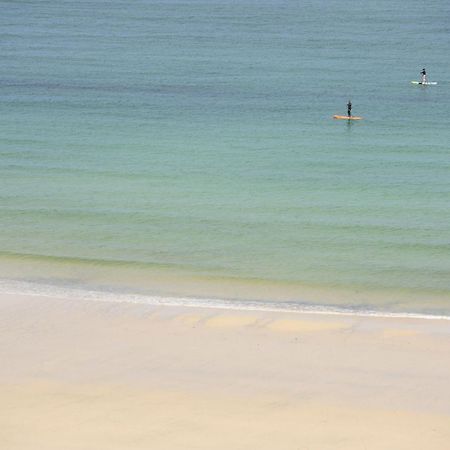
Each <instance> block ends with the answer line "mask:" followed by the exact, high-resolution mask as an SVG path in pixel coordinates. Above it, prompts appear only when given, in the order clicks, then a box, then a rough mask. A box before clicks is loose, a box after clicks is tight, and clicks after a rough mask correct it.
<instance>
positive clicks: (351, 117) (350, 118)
mask: <svg viewBox="0 0 450 450" xmlns="http://www.w3.org/2000/svg"><path fill="white" fill-rule="evenodd" d="M333 119H342V120H362V117H359V116H338V115H335V116H333Z"/></svg>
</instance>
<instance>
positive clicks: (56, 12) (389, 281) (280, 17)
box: [0, 0, 450, 315]
mask: <svg viewBox="0 0 450 450" xmlns="http://www.w3.org/2000/svg"><path fill="white" fill-rule="evenodd" d="M449 17H450V4H449V3H448V1H444V0H435V1H430V2H427V7H426V8H424V3H423V1H415V0H412V1H409V2H408V5H407V8H406V6H405V4H404V2H400V1H399V0H394V1H392V0H390V1H380V2H376V3H375V2H370V3H369V2H355V1H348V0H344V1H339V2H337V1H331V0H327V1H325V0H319V1H314V2H297V1H258V2H256V1H251V0H241V1H231V0H221V1H220V2H219V1H215V0H208V1H199V0H191V1H164V2H153V1H135V2H132V3H130V2H125V1H119V0H109V1H107V2H106V1H105V2H101V1H89V2H69V1H62V0H58V1H56V0H51V1H39V2H25V1H24V2H16V1H3V2H2V13H1V15H0V30H1V32H0V49H1V53H2V70H1V74H0V108H1V121H0V229H1V233H0V267H1V268H2V272H3V278H5V279H15V280H24V281H39V282H45V283H54V284H58V285H60V284H64V283H68V284H73V283H75V284H83V285H84V284H86V285H95V286H99V285H101V286H102V287H106V288H111V287H114V288H118V287H120V288H121V289H122V290H130V291H139V292H141V291H145V292H152V291H154V290H158V291H161V290H162V291H164V288H162V287H161V283H160V282H159V280H160V278H164V279H167V280H170V282H167V283H166V284H167V286H166V290H168V291H170V290H171V289H172V290H173V288H170V286H171V285H173V284H177V280H182V281H183V282H182V283H181V282H180V286H181V287H180V288H179V291H180V293H182V294H190V293H193V292H194V291H193V290H192V286H191V287H189V288H186V292H184V291H183V288H182V286H184V285H185V284H186V280H187V279H191V280H195V282H194V283H193V284H196V288H195V294H196V295H197V294H198V293H199V292H200V293H201V292H202V289H201V287H200V288H199V286H201V285H202V283H205V284H204V286H205V292H207V293H208V295H210V294H211V293H213V294H215V295H218V296H220V295H221V293H222V294H224V295H225V292H226V289H225V290H224V286H226V285H227V284H228V283H232V284H233V283H234V284H233V286H235V288H233V289H232V292H231V293H230V292H226V295H227V296H231V297H233V298H236V299H238V298H240V297H256V298H259V296H260V293H259V291H257V290H255V291H253V292H254V295H251V294H249V293H248V290H250V291H251V288H252V286H255V284H258V283H259V285H261V283H262V285H263V286H271V287H272V288H273V289H272V288H271V289H269V291H270V295H267V297H270V296H273V297H274V300H276V299H277V298H278V297H280V298H281V297H283V298H285V297H289V298H290V299H292V300H293V301H298V302H302V303H305V304H309V303H311V304H318V305H333V304H340V305H344V306H345V307H348V308H362V309H363V308H365V307H367V308H371V309H379V310H388V311H390V310H393V311H394V310H402V311H414V312H429V313H439V314H449V315H450V145H449V142H450V127H449V117H450V60H449V58H448V55H449V54H450V40H449V39H448V36H449V32H450V22H449V20H448V19H449ZM423 66H425V67H426V68H427V71H428V73H429V78H430V80H434V81H438V83H439V84H438V86H432V87H418V86H413V85H411V84H410V80H415V79H418V77H419V72H420V70H421V69H422V67H423ZM349 98H351V99H352V102H353V113H354V114H355V115H362V116H363V117H364V120H363V121H361V122H358V123H350V124H348V123H346V122H343V121H334V120H333V119H332V118H331V116H332V115H333V114H345V113H346V103H347V101H348V99H349ZM25 255H27V256H25ZM49 258H50V259H49ZM49 261H51V263H49ZM61 267H64V269H61ZM117 280H121V281H120V282H117ZM183 283H185V284H183ZM162 284H164V283H162ZM215 284H216V285H217V287H216V288H213V287H211V286H214V285H215ZM242 286H245V289H244V288H243V287H242ZM244 291H245V293H244ZM314 292H315V293H314ZM336 293H341V294H340V295H336Z"/></svg>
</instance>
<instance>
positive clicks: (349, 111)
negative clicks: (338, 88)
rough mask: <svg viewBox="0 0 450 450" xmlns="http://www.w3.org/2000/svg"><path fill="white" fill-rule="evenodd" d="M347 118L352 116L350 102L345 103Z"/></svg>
mask: <svg viewBox="0 0 450 450" xmlns="http://www.w3.org/2000/svg"><path fill="white" fill-rule="evenodd" d="M347 116H348V117H351V116H352V102H348V103H347Z"/></svg>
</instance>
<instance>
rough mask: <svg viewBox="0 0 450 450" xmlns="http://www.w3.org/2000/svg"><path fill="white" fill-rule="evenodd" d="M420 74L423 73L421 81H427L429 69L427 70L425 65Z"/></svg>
mask: <svg viewBox="0 0 450 450" xmlns="http://www.w3.org/2000/svg"><path fill="white" fill-rule="evenodd" d="M420 75H422V78H421V81H420V82H421V83H426V82H427V71H426V70H425V67H424V68H423V69H422V72H420Z"/></svg>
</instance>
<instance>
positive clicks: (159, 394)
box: [0, 294, 450, 450]
mask: <svg viewBox="0 0 450 450" xmlns="http://www.w3.org/2000/svg"><path fill="white" fill-rule="evenodd" d="M449 355H450V322H449V321H446V320H425V319H400V318H377V317H358V316H332V315H317V314H316V315H314V314H294V313H270V312H250V311H249V312H246V311H232V310H219V309H206V308H205V309H200V308H187V307H171V306H165V307H155V306H146V305H136V304H126V303H111V302H98V301H97V302H94V301H81V300H77V299H71V300H67V299H59V298H50V297H43V296H19V295H6V294H2V296H1V297H0V361H1V368H0V402H1V405H2V407H1V408H0V448H2V449H7V450H19V449H20V450H25V449H27V450H28V449H29V450H31V449H33V450H36V449H39V450H46V449H49V450H51V449H74V450H75V449H76V450H91V449H92V450H94V449H95V450H103V449H105V450H106V449H109V450H110V449H114V450H115V449H124V450H125V449H126V450H134V449H149V448H152V449H213V448H214V449H284V450H285V449H320V450H326V449H355V450H356V449H391V448H392V449H394V448H395V449H397V450H398V449H408V450H411V449H427V450H429V449H439V450H442V449H449V448H450V382H449V380H450V358H449Z"/></svg>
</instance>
